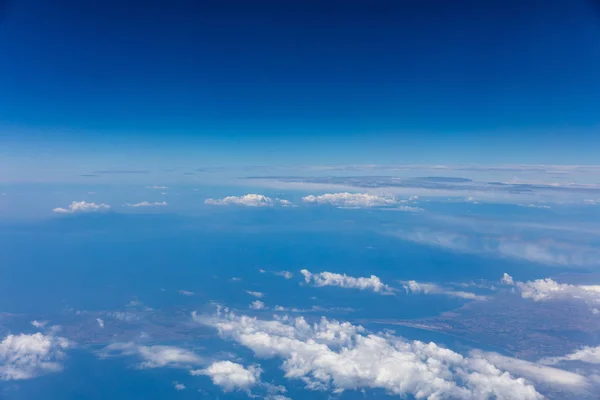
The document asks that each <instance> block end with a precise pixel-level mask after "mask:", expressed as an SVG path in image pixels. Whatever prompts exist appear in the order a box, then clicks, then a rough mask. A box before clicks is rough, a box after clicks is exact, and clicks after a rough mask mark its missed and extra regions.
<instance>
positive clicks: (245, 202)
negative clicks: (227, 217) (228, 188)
mask: <svg viewBox="0 0 600 400" xmlns="http://www.w3.org/2000/svg"><path fill="white" fill-rule="evenodd" d="M204 204H210V205H214V206H228V205H237V206H247V207H272V206H273V204H274V202H273V199H271V198H270V197H267V196H263V195H262V194H252V193H250V194H246V195H244V196H227V197H224V198H222V199H206V200H205V201H204Z"/></svg>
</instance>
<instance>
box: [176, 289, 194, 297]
mask: <svg viewBox="0 0 600 400" xmlns="http://www.w3.org/2000/svg"><path fill="white" fill-rule="evenodd" d="M178 293H179V294H182V295H184V296H193V295H194V292H190V291H189V290H183V289H182V290H178Z"/></svg>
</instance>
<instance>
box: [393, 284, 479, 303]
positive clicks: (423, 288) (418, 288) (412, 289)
mask: <svg viewBox="0 0 600 400" xmlns="http://www.w3.org/2000/svg"><path fill="white" fill-rule="evenodd" d="M401 283H402V287H403V288H404V290H405V291H406V292H407V293H415V294H437V295H445V296H449V297H458V298H461V299H467V300H487V297H486V296H481V295H477V294H475V293H471V292H464V291H461V290H452V289H447V288H444V287H442V286H440V285H438V284H435V283H425V282H417V281H414V280H411V281H401Z"/></svg>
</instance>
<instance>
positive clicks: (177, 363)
mask: <svg viewBox="0 0 600 400" xmlns="http://www.w3.org/2000/svg"><path fill="white" fill-rule="evenodd" d="M99 356H100V357H101V358H108V357H115V356H134V357H138V358H140V359H141V360H142V362H141V363H140V364H138V367H139V368H161V367H180V368H187V367H189V366H192V365H198V364H200V363H202V358H200V357H199V356H198V355H197V354H195V353H194V352H192V351H190V350H186V349H182V348H180V347H174V346H161V345H153V346H143V345H138V344H136V343H133V342H126V343H120V342H119V343H113V344H109V345H108V346H106V347H105V348H104V349H102V351H100V353H99Z"/></svg>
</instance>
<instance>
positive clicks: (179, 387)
mask: <svg viewBox="0 0 600 400" xmlns="http://www.w3.org/2000/svg"><path fill="white" fill-rule="evenodd" d="M173 387H174V388H175V390H177V391H178V392H181V391H182V390H185V385H184V384H183V383H180V382H173Z"/></svg>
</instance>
